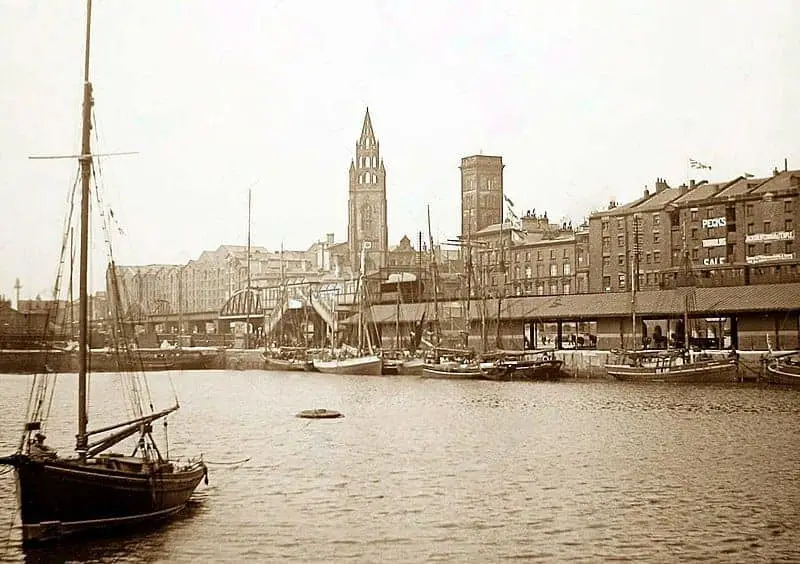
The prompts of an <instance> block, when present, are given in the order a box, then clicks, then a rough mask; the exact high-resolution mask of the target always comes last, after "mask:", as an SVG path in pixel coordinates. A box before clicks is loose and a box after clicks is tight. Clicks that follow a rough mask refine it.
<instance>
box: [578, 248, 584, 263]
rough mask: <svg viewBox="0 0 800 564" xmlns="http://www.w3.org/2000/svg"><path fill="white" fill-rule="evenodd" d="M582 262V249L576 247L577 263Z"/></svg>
mask: <svg viewBox="0 0 800 564" xmlns="http://www.w3.org/2000/svg"><path fill="white" fill-rule="evenodd" d="M581 264H583V249H578V265H581Z"/></svg>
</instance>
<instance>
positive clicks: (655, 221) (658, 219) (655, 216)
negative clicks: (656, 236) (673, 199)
mask: <svg viewBox="0 0 800 564" xmlns="http://www.w3.org/2000/svg"><path fill="white" fill-rule="evenodd" d="M660 223H661V216H660V215H658V214H657V213H654V214H653V227H658V226H659V224H660Z"/></svg>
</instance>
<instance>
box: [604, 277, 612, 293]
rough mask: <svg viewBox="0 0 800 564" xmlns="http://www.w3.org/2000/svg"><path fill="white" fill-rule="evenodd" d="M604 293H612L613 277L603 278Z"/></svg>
mask: <svg viewBox="0 0 800 564" xmlns="http://www.w3.org/2000/svg"><path fill="white" fill-rule="evenodd" d="M603 291H604V292H610V291H611V277H610V276H603Z"/></svg>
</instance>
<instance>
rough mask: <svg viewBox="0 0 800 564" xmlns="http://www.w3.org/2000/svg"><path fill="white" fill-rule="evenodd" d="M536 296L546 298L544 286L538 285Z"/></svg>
mask: <svg viewBox="0 0 800 564" xmlns="http://www.w3.org/2000/svg"><path fill="white" fill-rule="evenodd" d="M536 294H537V295H539V296H544V284H537V285H536Z"/></svg>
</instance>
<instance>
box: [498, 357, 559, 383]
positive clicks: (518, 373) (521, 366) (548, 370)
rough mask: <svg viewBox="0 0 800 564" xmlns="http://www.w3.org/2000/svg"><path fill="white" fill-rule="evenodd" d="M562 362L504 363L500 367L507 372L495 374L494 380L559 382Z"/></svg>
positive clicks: (527, 361) (524, 361)
mask: <svg viewBox="0 0 800 564" xmlns="http://www.w3.org/2000/svg"><path fill="white" fill-rule="evenodd" d="M563 364H564V363H563V361H561V360H556V359H553V360H521V361H504V362H502V363H501V364H500V365H501V366H503V367H505V368H506V370H505V371H498V372H495V373H494V375H493V377H490V379H492V380H503V381H518V382H522V381H525V382H534V381H547V380H558V379H560V378H561V377H562V372H561V367H562V365H563Z"/></svg>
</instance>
